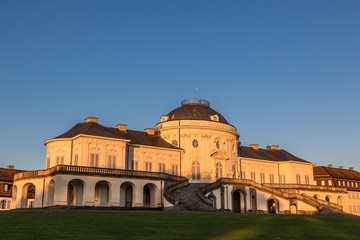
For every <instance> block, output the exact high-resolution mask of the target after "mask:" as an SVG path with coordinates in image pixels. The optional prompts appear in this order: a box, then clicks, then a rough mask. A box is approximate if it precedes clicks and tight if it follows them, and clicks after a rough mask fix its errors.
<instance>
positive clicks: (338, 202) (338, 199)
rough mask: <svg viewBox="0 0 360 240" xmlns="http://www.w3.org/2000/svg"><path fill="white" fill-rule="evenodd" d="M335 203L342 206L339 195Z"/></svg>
mask: <svg viewBox="0 0 360 240" xmlns="http://www.w3.org/2000/svg"><path fill="white" fill-rule="evenodd" d="M337 204H338V205H340V206H342V197H341V196H339V197H338V198H337Z"/></svg>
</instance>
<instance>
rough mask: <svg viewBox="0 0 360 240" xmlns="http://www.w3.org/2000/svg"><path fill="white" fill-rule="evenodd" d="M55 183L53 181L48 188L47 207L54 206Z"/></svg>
mask: <svg viewBox="0 0 360 240" xmlns="http://www.w3.org/2000/svg"><path fill="white" fill-rule="evenodd" d="M54 194H55V182H54V180H51V181H50V182H49V186H48V196H47V206H52V205H54Z"/></svg>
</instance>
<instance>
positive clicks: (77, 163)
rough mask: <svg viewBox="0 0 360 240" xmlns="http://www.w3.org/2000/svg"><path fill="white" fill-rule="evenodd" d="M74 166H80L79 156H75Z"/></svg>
mask: <svg viewBox="0 0 360 240" xmlns="http://www.w3.org/2000/svg"><path fill="white" fill-rule="evenodd" d="M74 165H75V166H78V165H79V156H78V155H77V154H75V156H74Z"/></svg>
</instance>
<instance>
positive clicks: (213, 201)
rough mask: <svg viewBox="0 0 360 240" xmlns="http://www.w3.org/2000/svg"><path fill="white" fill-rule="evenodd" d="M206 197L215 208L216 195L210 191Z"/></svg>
mask: <svg viewBox="0 0 360 240" xmlns="http://www.w3.org/2000/svg"><path fill="white" fill-rule="evenodd" d="M208 199H209V200H210V201H211V202H212V206H213V207H214V208H216V196H215V195H214V194H212V193H210V194H209V196H208Z"/></svg>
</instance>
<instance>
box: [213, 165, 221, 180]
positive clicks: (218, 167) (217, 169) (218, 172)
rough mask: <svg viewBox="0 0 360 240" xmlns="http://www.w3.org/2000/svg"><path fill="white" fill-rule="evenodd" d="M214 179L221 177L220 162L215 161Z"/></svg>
mask: <svg viewBox="0 0 360 240" xmlns="http://www.w3.org/2000/svg"><path fill="white" fill-rule="evenodd" d="M215 177H216V179H218V178H222V165H221V163H219V162H218V163H216V176H215Z"/></svg>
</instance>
